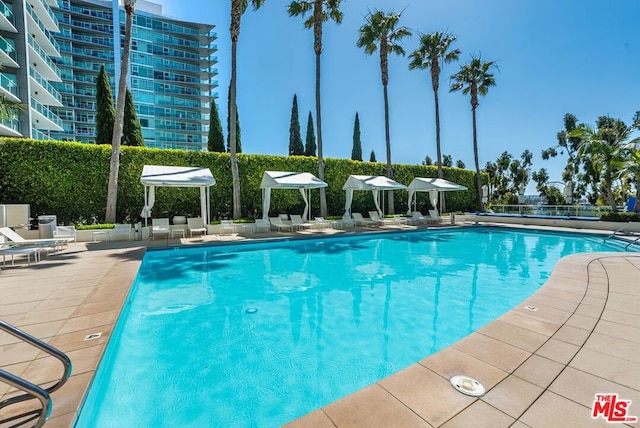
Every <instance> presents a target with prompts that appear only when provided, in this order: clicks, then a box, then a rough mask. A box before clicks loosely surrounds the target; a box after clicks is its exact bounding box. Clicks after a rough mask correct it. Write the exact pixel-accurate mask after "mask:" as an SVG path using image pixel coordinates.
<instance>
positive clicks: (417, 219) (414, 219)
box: [409, 211, 427, 225]
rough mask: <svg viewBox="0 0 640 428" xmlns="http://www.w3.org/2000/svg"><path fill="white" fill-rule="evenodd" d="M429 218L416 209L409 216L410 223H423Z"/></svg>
mask: <svg viewBox="0 0 640 428" xmlns="http://www.w3.org/2000/svg"><path fill="white" fill-rule="evenodd" d="M426 222H427V219H426V217H425V216H423V215H422V213H421V212H420V211H414V212H412V213H411V217H410V218H409V224H414V225H415V224H423V223H426Z"/></svg>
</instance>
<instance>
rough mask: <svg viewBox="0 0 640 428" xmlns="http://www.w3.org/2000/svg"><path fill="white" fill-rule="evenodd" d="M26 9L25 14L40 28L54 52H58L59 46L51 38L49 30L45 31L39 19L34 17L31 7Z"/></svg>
mask: <svg viewBox="0 0 640 428" xmlns="http://www.w3.org/2000/svg"><path fill="white" fill-rule="evenodd" d="M26 9H27V12H28V13H29V16H31V18H33V20H34V21H35V22H36V24H37V25H38V28H40V30H41V31H42V32H43V33H44V35H45V37H46V38H47V39H48V40H49V42H50V43H51V44H52V45H53V48H54V49H55V50H56V52H60V46H59V45H58V42H57V41H56V39H54V38H53V36H52V35H51V33H50V32H49V30H47V27H45V25H44V24H43V23H42V21H40V18H38V15H36V11H35V10H33V6H31V5H29V7H27V8H26Z"/></svg>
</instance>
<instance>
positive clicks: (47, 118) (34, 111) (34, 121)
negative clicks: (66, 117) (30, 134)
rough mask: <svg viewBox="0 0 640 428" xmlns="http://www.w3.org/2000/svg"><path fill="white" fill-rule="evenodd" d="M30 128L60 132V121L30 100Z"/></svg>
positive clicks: (36, 101) (33, 99)
mask: <svg viewBox="0 0 640 428" xmlns="http://www.w3.org/2000/svg"><path fill="white" fill-rule="evenodd" d="M30 104H31V126H32V127H33V128H35V129H43V130H47V131H62V130H63V129H64V128H63V126H62V120H61V119H60V118H59V117H58V116H57V115H55V114H54V113H53V112H52V111H51V110H49V109H48V108H47V107H45V106H43V105H42V104H40V103H39V102H38V100H36V99H35V98H31V103H30Z"/></svg>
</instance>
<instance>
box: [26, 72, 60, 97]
mask: <svg viewBox="0 0 640 428" xmlns="http://www.w3.org/2000/svg"><path fill="white" fill-rule="evenodd" d="M29 76H31V77H33V78H34V79H35V81H36V82H38V83H39V84H40V86H42V87H43V88H44V89H45V90H46V91H48V92H49V93H50V94H51V95H52V96H53V97H54V98H55V99H56V100H58V101H60V103H62V96H60V92H58V90H57V89H56V88H54V87H53V85H52V84H51V83H49V82H48V81H47V80H45V79H44V77H42V76H40V74H39V73H38V72H37V71H36V70H35V69H33V68H29Z"/></svg>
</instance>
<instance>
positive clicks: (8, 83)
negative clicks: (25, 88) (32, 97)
mask: <svg viewBox="0 0 640 428" xmlns="http://www.w3.org/2000/svg"><path fill="white" fill-rule="evenodd" d="M0 86H2V87H3V88H4V89H6V90H7V91H9V92H11V93H12V94H13V95H15V96H16V97H18V98H20V97H19V96H18V84H17V83H16V82H15V80H13V79H9V78H8V77H7V76H5V75H4V74H0Z"/></svg>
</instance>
